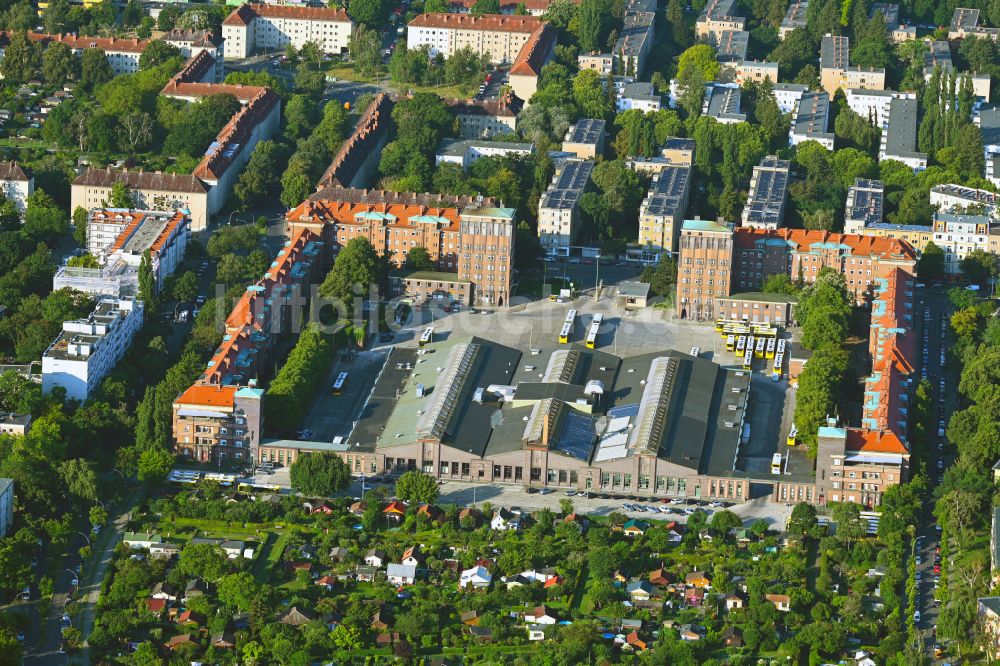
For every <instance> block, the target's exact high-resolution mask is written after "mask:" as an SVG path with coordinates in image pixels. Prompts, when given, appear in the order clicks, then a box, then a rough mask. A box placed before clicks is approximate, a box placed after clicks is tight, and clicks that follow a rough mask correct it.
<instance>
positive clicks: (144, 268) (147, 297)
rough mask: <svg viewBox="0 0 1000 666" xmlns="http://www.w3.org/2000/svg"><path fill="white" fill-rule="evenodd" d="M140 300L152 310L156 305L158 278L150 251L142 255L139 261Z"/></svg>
mask: <svg viewBox="0 0 1000 666" xmlns="http://www.w3.org/2000/svg"><path fill="white" fill-rule="evenodd" d="M139 300H140V301H142V302H144V303H146V304H147V307H149V308H152V307H154V305H155V303H156V276H155V275H154V274H153V262H152V259H151V257H150V253H149V250H146V251H145V252H143V253H142V259H140V260H139Z"/></svg>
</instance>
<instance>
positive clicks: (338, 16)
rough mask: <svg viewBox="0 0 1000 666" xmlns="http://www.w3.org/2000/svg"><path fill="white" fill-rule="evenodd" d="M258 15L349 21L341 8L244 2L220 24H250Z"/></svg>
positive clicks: (304, 19) (306, 19) (309, 19)
mask: <svg viewBox="0 0 1000 666" xmlns="http://www.w3.org/2000/svg"><path fill="white" fill-rule="evenodd" d="M258 16H263V17H265V18H286V19H299V20H303V21H340V22H349V21H350V20H351V17H350V16H348V15H347V11H346V10H344V9H342V8H339V7H337V8H333V7H291V6H288V5H264V4H245V5H240V6H239V7H238V8H237V9H235V10H234V11H233V13H232V14H230V15H229V16H227V17H226V19H225V20H224V21H223V22H222V25H250V23H251V22H252V21H253V20H254V19H255V18H257V17H258Z"/></svg>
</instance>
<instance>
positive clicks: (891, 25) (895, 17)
mask: <svg viewBox="0 0 1000 666" xmlns="http://www.w3.org/2000/svg"><path fill="white" fill-rule="evenodd" d="M876 12H879V13H881V14H882V18H884V19H885V25H886V27H887V28H888V29H889V30H894V29H895V28H897V27H898V26H899V5H897V4H892V3H889V2H874V3H872V5H871V7H869V8H868V18H874V17H875V13H876Z"/></svg>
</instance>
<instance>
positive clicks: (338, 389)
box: [333, 372, 347, 395]
mask: <svg viewBox="0 0 1000 666" xmlns="http://www.w3.org/2000/svg"><path fill="white" fill-rule="evenodd" d="M345 386H347V373H346V372H342V373H340V374H339V375H337V379H336V380H334V382H333V394H334V395H340V394H341V393H343V392H344V387H345Z"/></svg>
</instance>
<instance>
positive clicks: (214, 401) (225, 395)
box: [174, 384, 236, 407]
mask: <svg viewBox="0 0 1000 666" xmlns="http://www.w3.org/2000/svg"><path fill="white" fill-rule="evenodd" d="M235 396H236V387H235V386H207V385H204V384H193V385H192V386H190V387H189V388H188V390H186V391H184V393H181V395H180V397H179V398H177V399H176V400H174V404H178V405H197V406H199V407H232V406H233V399H234V398H235Z"/></svg>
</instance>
